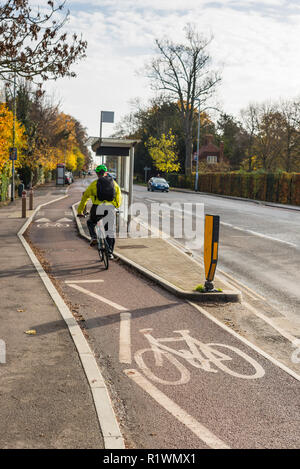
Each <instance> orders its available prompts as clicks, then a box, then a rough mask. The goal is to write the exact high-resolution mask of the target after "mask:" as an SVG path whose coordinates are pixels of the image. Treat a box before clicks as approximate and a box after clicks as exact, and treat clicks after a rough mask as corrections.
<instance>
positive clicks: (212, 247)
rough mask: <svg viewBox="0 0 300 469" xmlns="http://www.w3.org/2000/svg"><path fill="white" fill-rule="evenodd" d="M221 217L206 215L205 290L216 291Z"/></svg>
mask: <svg viewBox="0 0 300 469" xmlns="http://www.w3.org/2000/svg"><path fill="white" fill-rule="evenodd" d="M219 229H220V217H219V215H205V231H204V267H205V277H206V282H205V290H206V291H208V292H212V291H214V284H213V280H214V277H215V272H216V268H217V263H218V248H219Z"/></svg>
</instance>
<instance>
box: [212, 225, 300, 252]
mask: <svg viewBox="0 0 300 469" xmlns="http://www.w3.org/2000/svg"><path fill="white" fill-rule="evenodd" d="M220 224H221V225H224V226H228V227H229V228H232V229H234V230H238V231H243V232H244V233H250V234H252V235H253V236H259V237H260V238H265V239H270V240H272V241H276V242H277V243H282V244H287V245H288V246H292V247H293V248H296V247H297V244H294V243H290V242H289V241H283V240H282V239H278V238H273V236H268V235H264V234H262V233H257V232H256V231H252V230H246V229H245V228H240V227H239V226H234V225H232V224H231V223H225V222H224V221H221V222H220Z"/></svg>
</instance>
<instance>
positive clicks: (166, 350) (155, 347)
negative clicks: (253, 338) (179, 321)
mask: <svg viewBox="0 0 300 469" xmlns="http://www.w3.org/2000/svg"><path fill="white" fill-rule="evenodd" d="M152 330H153V329H142V330H140V332H141V333H142V334H144V336H145V338H146V339H147V340H148V342H149V345H150V348H145V349H142V350H139V351H137V352H136V353H135V355H134V359H135V361H136V363H137V365H138V367H139V368H140V369H141V371H142V372H143V373H144V374H145V375H146V377H147V378H148V379H149V380H152V381H155V382H157V383H161V384H167V385H179V384H186V383H188V382H189V380H190V377H191V376H190V371H189V370H188V369H187V368H186V367H185V366H184V365H183V364H182V363H181V362H180V361H179V360H178V358H180V359H182V360H185V361H186V362H187V363H188V364H190V365H192V366H193V367H195V368H198V369H201V370H204V371H207V372H209V373H218V371H220V370H221V371H223V372H225V373H228V374H229V375H231V376H234V377H236V378H242V379H257V378H262V377H263V376H264V374H265V370H264V369H263V367H262V366H261V365H260V364H259V363H257V361H255V360H254V359H253V358H251V357H249V355H247V354H246V353H244V352H242V351H241V350H239V349H238V348H236V347H233V346H231V345H225V344H218V343H210V344H204V343H202V342H200V341H199V340H197V339H194V338H193V337H191V336H190V331H188V330H178V331H173V332H174V333H175V334H179V337H170V338H169V337H166V338H162V339H156V338H155V337H153V336H152V335H151V332H152ZM170 342H183V343H185V344H186V345H187V347H188V349H184V350H176V349H173V348H170V347H168V346H167V345H164V344H169V343H170ZM219 349H225V351H226V352H229V355H227V354H225V353H224V352H222V351H220V350H219ZM150 354H151V355H152V357H154V359H155V367H156V369H155V371H154V370H151V369H150V368H149V366H147V364H146V363H145V358H146V357H145V356H146V355H148V358H149V355H150ZM230 354H231V355H233V356H234V357H235V358H238V359H239V361H240V359H243V361H244V364H245V362H246V364H247V370H249V365H250V366H251V367H252V368H253V372H252V374H242V373H241V372H238V371H234V370H233V369H232V368H230V367H229V366H227V363H228V362H232V361H233V358H232V356H230ZM176 357H178V358H176ZM170 364H171V365H173V366H174V367H175V371H176V374H177V376H178V379H175V380H173V381H167V380H166V379H163V378H160V377H159V376H157V374H158V373H159V372H160V375H162V374H163V372H164V370H163V366H165V367H168V368H169V365H170ZM228 364H229V363H228ZM165 369H166V368H165ZM239 369H241V367H240V366H239Z"/></svg>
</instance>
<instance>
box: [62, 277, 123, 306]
mask: <svg viewBox="0 0 300 469" xmlns="http://www.w3.org/2000/svg"><path fill="white" fill-rule="evenodd" d="M68 286H69V287H72V288H74V289H75V290H78V291H80V292H82V293H85V294H86V295H89V296H91V297H92V298H95V299H96V300H99V301H102V303H106V304H108V305H109V306H112V307H113V308H115V309H117V310H118V311H128V309H127V308H124V306H121V305H118V304H117V303H114V302H113V301H110V300H108V299H107V298H104V297H103V296H100V295H97V294H96V293H93V292H91V291H89V290H86V289H85V288H82V287H79V286H78V285H74V284H72V283H69V284H68Z"/></svg>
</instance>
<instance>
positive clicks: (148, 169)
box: [144, 166, 151, 182]
mask: <svg viewBox="0 0 300 469" xmlns="http://www.w3.org/2000/svg"><path fill="white" fill-rule="evenodd" d="M144 171H145V182H147V174H148V171H151V168H148V167H147V166H145V167H144Z"/></svg>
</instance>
